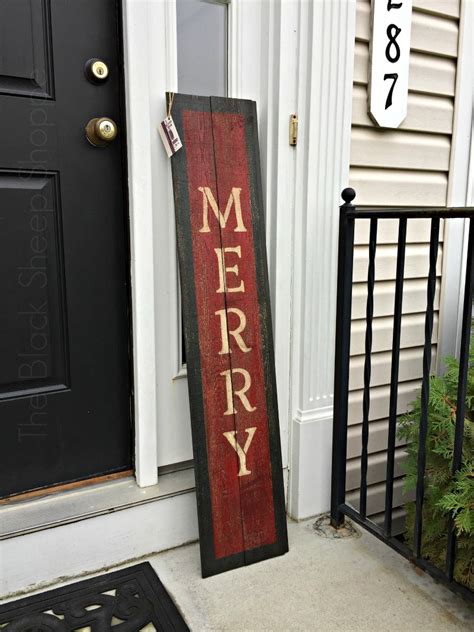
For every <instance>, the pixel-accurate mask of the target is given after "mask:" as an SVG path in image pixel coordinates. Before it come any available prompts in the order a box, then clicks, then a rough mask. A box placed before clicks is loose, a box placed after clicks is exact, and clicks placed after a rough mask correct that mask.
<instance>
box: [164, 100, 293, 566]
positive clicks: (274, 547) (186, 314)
mask: <svg viewBox="0 0 474 632" xmlns="http://www.w3.org/2000/svg"><path fill="white" fill-rule="evenodd" d="M172 116H173V119H174V122H175V124H176V127H177V130H178V132H179V135H180V137H181V141H182V143H183V148H182V149H180V150H179V151H178V152H177V153H176V154H175V155H174V156H173V158H172V170H173V184H174V195H175V209H176V226H177V238H178V255H179V263H180V273H181V291H182V303H183V321H184V332H185V344H186V359H187V369H188V385H189V395H190V406H191V419H192V430H193V447H194V459H195V470H196V490H197V499H198V515H199V532H200V544H201V563H202V573H203V576H204V577H205V576H208V575H213V574H215V573H219V572H222V571H224V570H227V569H230V568H235V567H237V566H243V565H245V564H250V563H252V562H257V561H259V560H262V559H265V558H269V557H273V556H276V555H281V554H283V553H285V552H286V551H287V550H288V541H287V533H286V515H285V499H284V492H283V477H282V463H281V448H280V435H279V427H278V410H277V399H276V386H275V373H274V358H273V340H272V329H271V320H270V301H269V290H268V275H267V264H266V249H265V231H264V218H263V202H262V192H261V184H260V165H259V156H258V139H257V123H256V109H255V103H253V102H251V101H242V100H236V99H224V98H214V97H211V98H207V97H192V96H186V95H181V94H176V95H175V96H174V100H173V108H172Z"/></svg>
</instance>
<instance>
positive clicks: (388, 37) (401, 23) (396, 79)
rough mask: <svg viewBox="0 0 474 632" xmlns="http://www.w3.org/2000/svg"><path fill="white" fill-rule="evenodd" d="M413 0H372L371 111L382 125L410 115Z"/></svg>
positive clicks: (390, 124)
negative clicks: (409, 90) (409, 75)
mask: <svg viewBox="0 0 474 632" xmlns="http://www.w3.org/2000/svg"><path fill="white" fill-rule="evenodd" d="M411 13H412V0H398V1H395V0H372V39H371V66H370V82H369V94H370V96H369V102H370V103H369V112H370V115H371V117H372V119H373V120H374V121H375V123H377V125H380V127H392V128H394V127H398V126H399V125H400V124H401V123H402V122H403V120H404V119H405V117H406V115H407V104H408V73H409V65H410V39H411Z"/></svg>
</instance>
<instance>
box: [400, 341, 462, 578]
mask: <svg viewBox="0 0 474 632" xmlns="http://www.w3.org/2000/svg"><path fill="white" fill-rule="evenodd" d="M445 364H446V372H445V375H444V376H443V377H431V378H430V397H429V405H428V436H427V442H426V470H425V496H424V503H423V533H422V549H421V552H422V555H423V557H424V558H426V559H428V560H430V562H431V563H432V564H434V565H435V566H437V567H438V568H441V569H444V567H445V558H446V544H447V532H448V519H449V516H450V515H451V516H453V518H454V525H455V531H456V535H457V553H456V564H455V568H454V579H455V580H456V581H457V582H459V583H460V584H463V585H464V586H467V587H469V588H470V589H471V590H474V450H473V448H474V336H472V337H471V348H470V353H469V371H468V383H467V393H466V414H465V419H464V440H463V449H462V465H461V469H460V471H459V472H458V473H457V475H456V476H455V477H453V475H452V463H453V448H454V432H455V425H456V400H457V385H458V375H459V362H458V361H457V360H456V359H455V358H452V357H448V358H446V360H445ZM411 406H412V410H410V412H408V413H407V414H406V415H404V416H403V417H402V418H401V420H400V423H399V428H398V436H399V438H400V439H404V440H406V441H407V444H408V445H407V448H406V450H407V452H408V456H407V459H406V461H405V462H404V465H403V467H404V471H405V474H406V476H405V481H404V489H405V491H406V492H408V491H412V490H415V489H416V476H417V460H418V435H419V420H420V412H421V392H420V393H419V394H418V396H417V398H416V399H415V401H414V402H412V404H411ZM405 508H406V511H407V534H406V537H407V540H408V543H409V544H410V545H411V546H413V529H414V522H415V503H414V502H410V503H407V504H406V506H405Z"/></svg>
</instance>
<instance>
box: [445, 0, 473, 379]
mask: <svg viewBox="0 0 474 632" xmlns="http://www.w3.org/2000/svg"><path fill="white" fill-rule="evenodd" d="M473 20H474V8H473V5H472V2H462V3H461V21H460V28H459V44H458V65H457V76H456V95H455V102H454V104H455V111H454V131H453V137H452V143H451V159H450V166H449V183H448V199H447V206H449V207H453V206H469V205H471V204H473V203H474V200H472V199H471V196H470V178H472V174H471V169H472V165H473V161H474V157H473V156H472V133H473V132H472V126H473V108H474V101H473V88H474V82H473V71H472V55H473V52H474V51H473V48H474V43H473ZM467 229H468V220H463V219H457V220H449V221H448V222H446V231H445V241H444V253H443V274H442V279H443V281H442V286H441V304H440V323H439V336H438V356H437V357H438V367H437V371H438V373H440V372H442V371H443V358H444V357H446V355H448V354H449V355H455V354H457V353H458V351H459V345H460V340H461V339H460V336H461V321H462V308H463V301H462V297H463V296H464V275H465V265H466V255H467V232H468V230H467Z"/></svg>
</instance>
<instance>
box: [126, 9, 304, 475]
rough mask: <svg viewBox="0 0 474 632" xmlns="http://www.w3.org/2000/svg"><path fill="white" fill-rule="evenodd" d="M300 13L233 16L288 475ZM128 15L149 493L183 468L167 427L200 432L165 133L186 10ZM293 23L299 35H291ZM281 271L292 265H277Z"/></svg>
mask: <svg viewBox="0 0 474 632" xmlns="http://www.w3.org/2000/svg"><path fill="white" fill-rule="evenodd" d="M299 5H300V3H299V2H297V3H290V4H287V3H279V2H278V3H277V2H275V3H273V2H272V3H267V2H261V1H260V0H233V1H232V2H231V3H230V6H229V96H232V97H242V98H247V99H254V100H256V101H257V105H258V114H259V128H260V147H261V154H262V172H263V173H262V176H263V187H264V195H265V197H266V207H267V215H266V219H267V222H266V224H267V244H268V250H269V262H270V285H271V294H272V303H273V316H274V318H273V321H274V331H275V332H276V343H275V347H276V349H275V350H276V354H275V355H276V372H277V382H278V390H279V408H280V426H281V434H282V451H283V463H284V466H286V465H287V462H288V425H289V424H288V419H289V409H290V404H289V381H290V340H291V323H290V321H291V307H290V306H291V300H290V298H291V282H292V274H291V269H289V267H288V262H289V261H290V260H291V251H292V247H293V246H292V235H293V227H292V208H293V205H294V191H293V190H292V186H293V185H292V184H291V176H292V173H293V170H294V165H295V152H294V150H293V148H291V147H289V145H288V127H287V126H288V117H289V114H290V113H291V112H293V111H294V109H295V103H296V80H297V77H296V72H295V70H296V68H295V64H296V44H297V40H298V36H297V34H296V26H297V20H298V15H299V11H300V7H299ZM123 14H124V56H125V85H126V105H127V121H128V123H127V136H128V163H129V197H130V241H131V276H132V315H133V347H134V353H133V361H134V394H135V433H136V443H135V468H136V478H137V482H138V485H139V486H148V485H153V484H155V483H156V482H157V468H158V465H159V464H162V463H163V458H168V459H170V462H173V461H174V460H176V461H177V460H184V459H183V457H182V453H183V450H182V447H181V448H180V449H179V450H178V449H176V455H174V452H173V451H174V450H175V448H177V446H174V445H173V442H172V438H171V439H169V438H167V439H166V438H165V442H164V443H163V436H162V435H160V420H163V419H165V418H166V417H167V418H168V420H169V423H170V424H175V423H178V424H179V423H181V425H183V423H184V424H186V423H187V424H188V425H189V419H186V418H183V419H181V418H182V417H183V416H184V414H183V409H182V408H180V410H179V411H177V410H176V408H177V406H182V403H183V402H184V403H185V404H186V408H187V384H186V380H185V379H183V378H185V377H186V373H185V371H183V370H182V369H181V366H180V357H181V347H180V345H181V331H180V309H179V287H178V280H177V279H178V271H177V262H176V257H175V226H174V211H173V209H174V206H173V192H172V184H171V169H170V161H169V160H168V158H167V157H166V154H165V152H164V151H163V148H162V147H161V145H160V140H159V137H158V134H157V131H156V130H157V126H158V124H159V122H160V120H161V119H162V118H164V116H165V91H167V90H169V91H175V90H176V89H177V59H176V3H175V0H123ZM288 19H290V20H292V24H294V27H295V28H289V26H288ZM285 40H291V41H285ZM293 51H295V52H294V53H293ZM269 104H270V106H269ZM267 157H269V158H268V159H267ZM277 217H278V223H277V221H276V220H277ZM277 261H280V262H284V264H283V265H282V264H280V265H278V266H277V265H276V262H277ZM188 414H189V413H188ZM157 420H158V423H157ZM166 434H168V433H166ZM188 434H189V446H188V447H187V452H186V450H185V454H189V456H187V457H186V456H185V458H191V444H190V433H189V432H188ZM178 447H179V446H178ZM160 455H161V456H160Z"/></svg>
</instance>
